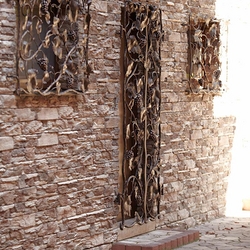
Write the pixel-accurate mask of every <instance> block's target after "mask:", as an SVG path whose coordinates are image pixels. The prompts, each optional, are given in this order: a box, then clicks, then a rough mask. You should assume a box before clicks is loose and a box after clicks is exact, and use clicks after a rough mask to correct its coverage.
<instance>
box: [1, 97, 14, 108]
mask: <svg viewBox="0 0 250 250" xmlns="http://www.w3.org/2000/svg"><path fill="white" fill-rule="evenodd" d="M0 107H4V108H14V107H16V97H15V96H14V95H0Z"/></svg>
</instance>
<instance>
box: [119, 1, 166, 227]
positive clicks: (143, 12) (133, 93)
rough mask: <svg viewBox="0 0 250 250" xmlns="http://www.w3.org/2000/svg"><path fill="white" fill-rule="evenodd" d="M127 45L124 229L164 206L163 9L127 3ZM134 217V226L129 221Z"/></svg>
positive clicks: (121, 203) (125, 58)
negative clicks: (161, 163)
mask: <svg viewBox="0 0 250 250" xmlns="http://www.w3.org/2000/svg"><path fill="white" fill-rule="evenodd" d="M123 13H124V15H123V18H122V19H123V21H122V25H123V32H124V34H123V36H122V37H123V38H124V40H123V44H124V47H125V49H124V54H123V61H124V69H125V70H124V81H123V86H124V89H123V94H124V97H123V101H124V103H125V105H124V107H125V108H124V143H125V144H124V157H123V167H122V173H123V193H122V194H121V195H120V198H121V199H120V205H121V213H122V222H121V228H124V227H131V226H132V225H134V224H135V223H137V224H143V223H146V222H147V221H148V220H153V219H154V218H155V217H156V216H157V215H158V214H159V205H160V194H161V190H160V188H159V187H160V183H159V180H160V178H159V173H160V164H159V162H160V124H159V121H160V102H161V98H160V74H161V66H160V46H161V40H162V34H163V32H162V22H161V11H160V9H159V8H157V7H156V6H153V5H151V4H142V3H132V2H130V1H128V2H126V4H125V7H124V12H123ZM128 218H133V222H132V224H126V222H125V220H126V219H128Z"/></svg>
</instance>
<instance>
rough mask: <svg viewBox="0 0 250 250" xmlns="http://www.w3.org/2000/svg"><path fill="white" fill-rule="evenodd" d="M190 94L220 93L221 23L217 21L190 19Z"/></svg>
mask: <svg viewBox="0 0 250 250" xmlns="http://www.w3.org/2000/svg"><path fill="white" fill-rule="evenodd" d="M188 39H189V55H188V56H189V69H188V78H189V84H190V85H189V86H190V89H189V92H190V91H191V92H196V93H198V92H202V91H203V92H204V91H206V92H207V91H210V92H214V91H220V89H221V86H222V82H221V80H220V75H221V69H220V66H221V64H220V60H219V53H220V23H219V21H218V20H216V19H207V20H204V19H194V18H190V21H189V29H188Z"/></svg>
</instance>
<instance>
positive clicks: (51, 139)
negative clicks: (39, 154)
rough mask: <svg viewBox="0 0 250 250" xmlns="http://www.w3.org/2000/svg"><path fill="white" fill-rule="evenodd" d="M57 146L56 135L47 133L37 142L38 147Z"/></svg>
mask: <svg viewBox="0 0 250 250" xmlns="http://www.w3.org/2000/svg"><path fill="white" fill-rule="evenodd" d="M57 144H58V135H57V134H49V133H43V134H42V135H41V137H40V138H39V139H38V142H37V146H38V147H43V146H51V145H57Z"/></svg>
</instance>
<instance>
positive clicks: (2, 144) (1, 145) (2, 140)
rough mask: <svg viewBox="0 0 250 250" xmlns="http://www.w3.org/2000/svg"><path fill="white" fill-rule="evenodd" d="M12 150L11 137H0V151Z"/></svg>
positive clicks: (12, 141)
mask: <svg viewBox="0 0 250 250" xmlns="http://www.w3.org/2000/svg"><path fill="white" fill-rule="evenodd" d="M13 148H14V140H13V138H12V137H7V136H6V137H0V151H4V150H10V149H13Z"/></svg>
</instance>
